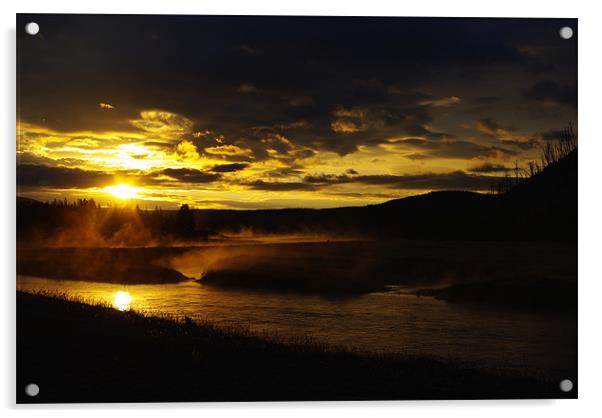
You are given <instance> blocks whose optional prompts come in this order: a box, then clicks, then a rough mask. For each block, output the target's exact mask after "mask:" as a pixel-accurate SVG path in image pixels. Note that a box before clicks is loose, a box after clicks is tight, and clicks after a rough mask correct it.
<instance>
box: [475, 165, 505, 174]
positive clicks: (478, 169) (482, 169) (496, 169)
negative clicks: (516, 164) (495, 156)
mask: <svg viewBox="0 0 602 418" xmlns="http://www.w3.org/2000/svg"><path fill="white" fill-rule="evenodd" d="M508 170H509V168H508V167H506V166H505V165H503V164H493V163H483V164H479V165H476V166H473V167H471V168H469V169H468V171H470V172H472V173H504V172H506V171H508Z"/></svg>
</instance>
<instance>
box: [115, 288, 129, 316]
mask: <svg viewBox="0 0 602 418" xmlns="http://www.w3.org/2000/svg"><path fill="white" fill-rule="evenodd" d="M131 303H132V296H131V295H130V292H124V291H122V290H120V291H118V292H116V293H115V294H114V295H113V308H115V309H117V310H119V311H127V310H128V309H130V305H131Z"/></svg>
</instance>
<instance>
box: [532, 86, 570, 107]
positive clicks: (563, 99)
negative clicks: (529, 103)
mask: <svg viewBox="0 0 602 418" xmlns="http://www.w3.org/2000/svg"><path fill="white" fill-rule="evenodd" d="M523 96H524V97H525V98H527V99H530V100H537V101H539V102H542V103H544V104H546V105H555V106H557V105H563V104H564V105H570V106H573V107H577V86H576V85H573V84H570V85H563V84H558V83H556V82H555V81H551V80H545V81H540V82H538V83H536V84H534V85H532V86H531V87H529V88H528V89H527V90H525V91H524V92H523Z"/></svg>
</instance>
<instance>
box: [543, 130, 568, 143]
mask: <svg viewBox="0 0 602 418" xmlns="http://www.w3.org/2000/svg"><path fill="white" fill-rule="evenodd" d="M564 135H565V132H564V130H562V129H550V130H549V131H546V132H542V133H541V134H540V137H541V139H543V140H544V141H556V140H558V139H560V138H562V137H563V136H564Z"/></svg>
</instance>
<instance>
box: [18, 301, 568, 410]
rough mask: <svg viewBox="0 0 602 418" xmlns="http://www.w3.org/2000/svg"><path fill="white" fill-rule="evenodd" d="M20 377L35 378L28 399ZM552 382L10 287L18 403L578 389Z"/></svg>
mask: <svg viewBox="0 0 602 418" xmlns="http://www.w3.org/2000/svg"><path fill="white" fill-rule="evenodd" d="M28 383H36V384H38V385H39V386H40V393H39V395H38V396H37V397H35V398H30V397H28V396H27V395H25V392H24V390H23V388H24V387H25V386H26V385H27V384H28ZM576 394H577V390H576V388H575V389H573V391H572V392H571V393H569V394H564V393H562V392H561V391H560V390H559V389H558V383H557V382H540V381H534V380H529V379H525V378H521V377H507V376H505V377H504V376H495V375H491V374H487V373H484V372H480V371H475V370H467V369H462V368H458V367H455V366H453V365H448V364H444V363H441V362H438V361H433V360H428V359H415V358H412V359H408V358H405V359H400V358H391V357H382V356H380V357H379V356H361V355H359V354H357V353H352V352H345V351H336V352H335V351H333V350H329V349H325V348H323V347H319V346H316V345H312V344H307V343H287V344H283V343H278V342H274V341H268V340H264V339H260V338H257V337H253V336H250V335H246V334H245V333H244V332H241V331H227V330H220V329H217V328H215V327H213V326H211V325H209V324H196V323H193V322H192V321H190V320H187V319H183V320H173V319H166V318H158V317H151V316H145V315H142V314H139V313H134V312H119V311H116V310H114V309H112V308H109V307H104V306H96V305H94V306H93V305H88V304H84V303H80V302H74V301H69V300H64V299H57V298H53V297H48V296H43V295H32V294H27V293H22V292H17V402H19V403H29V402H169V401H182V402H184V401H272V400H282V401H284V400H378V399H483V398H558V397H568V398H574V397H576Z"/></svg>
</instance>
